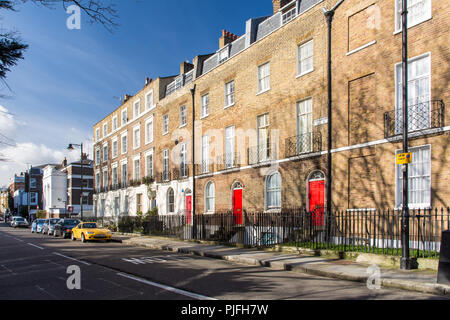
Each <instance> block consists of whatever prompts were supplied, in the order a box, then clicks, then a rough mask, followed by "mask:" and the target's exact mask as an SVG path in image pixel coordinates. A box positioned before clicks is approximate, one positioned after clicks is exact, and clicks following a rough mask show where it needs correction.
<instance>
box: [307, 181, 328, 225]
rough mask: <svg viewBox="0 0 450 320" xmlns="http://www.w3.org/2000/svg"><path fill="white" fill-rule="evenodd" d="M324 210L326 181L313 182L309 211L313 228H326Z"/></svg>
mask: <svg viewBox="0 0 450 320" xmlns="http://www.w3.org/2000/svg"><path fill="white" fill-rule="evenodd" d="M324 209H325V181H323V180H322V181H311V182H310V183H309V211H310V212H311V218H312V225H313V226H324V219H323V214H324Z"/></svg>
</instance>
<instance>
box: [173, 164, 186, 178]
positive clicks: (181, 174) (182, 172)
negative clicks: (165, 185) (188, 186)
mask: <svg viewBox="0 0 450 320" xmlns="http://www.w3.org/2000/svg"><path fill="white" fill-rule="evenodd" d="M187 177H189V166H188V165H187V164H182V165H180V167H178V168H175V169H174V170H173V172H172V179H173V180H181V179H186V178H187Z"/></svg>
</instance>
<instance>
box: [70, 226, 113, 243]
mask: <svg viewBox="0 0 450 320" xmlns="http://www.w3.org/2000/svg"><path fill="white" fill-rule="evenodd" d="M111 238H112V233H111V231H109V230H108V229H103V228H99V227H98V226H97V224H96V223H94V222H84V223H80V224H79V225H78V226H76V227H75V228H73V229H72V241H76V240H77V239H81V242H83V243H85V242H86V241H90V240H106V241H111Z"/></svg>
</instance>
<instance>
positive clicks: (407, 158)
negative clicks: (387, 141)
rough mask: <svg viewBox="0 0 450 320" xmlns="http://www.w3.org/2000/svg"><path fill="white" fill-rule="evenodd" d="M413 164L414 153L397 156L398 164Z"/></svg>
mask: <svg viewBox="0 0 450 320" xmlns="http://www.w3.org/2000/svg"><path fill="white" fill-rule="evenodd" d="M410 163H412V153H411V152H410V153H400V154H398V155H397V164H399V165H400V164H410Z"/></svg>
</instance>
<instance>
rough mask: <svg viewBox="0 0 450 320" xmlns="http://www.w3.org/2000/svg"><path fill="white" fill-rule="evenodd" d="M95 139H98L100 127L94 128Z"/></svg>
mask: <svg viewBox="0 0 450 320" xmlns="http://www.w3.org/2000/svg"><path fill="white" fill-rule="evenodd" d="M95 141H100V128H97V129H95Z"/></svg>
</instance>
